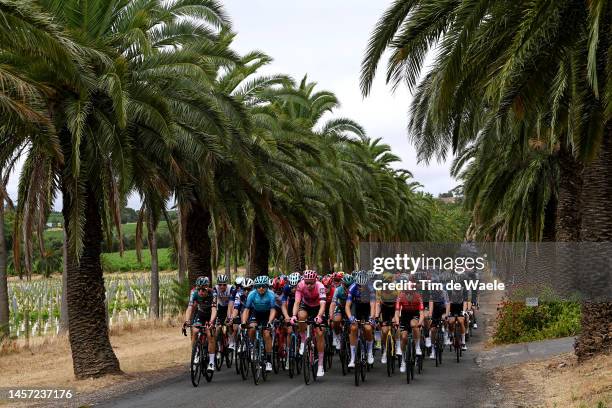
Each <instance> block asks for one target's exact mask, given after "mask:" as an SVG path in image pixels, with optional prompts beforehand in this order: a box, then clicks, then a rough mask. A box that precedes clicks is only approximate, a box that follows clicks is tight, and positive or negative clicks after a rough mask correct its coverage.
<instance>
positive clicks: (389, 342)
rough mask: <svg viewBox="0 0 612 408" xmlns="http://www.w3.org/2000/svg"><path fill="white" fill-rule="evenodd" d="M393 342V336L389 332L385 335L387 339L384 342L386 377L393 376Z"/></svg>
mask: <svg viewBox="0 0 612 408" xmlns="http://www.w3.org/2000/svg"><path fill="white" fill-rule="evenodd" d="M394 343H395V341H394V340H393V336H392V335H391V331H389V332H388V333H387V339H386V341H385V351H384V352H385V354H386V355H387V376H388V377H391V374H393V364H394V363H395V351H394V349H393V348H394V347H395V344H394Z"/></svg>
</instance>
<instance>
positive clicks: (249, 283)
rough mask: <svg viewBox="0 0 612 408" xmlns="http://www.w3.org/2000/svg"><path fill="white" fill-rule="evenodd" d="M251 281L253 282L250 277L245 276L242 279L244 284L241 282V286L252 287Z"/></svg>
mask: <svg viewBox="0 0 612 408" xmlns="http://www.w3.org/2000/svg"><path fill="white" fill-rule="evenodd" d="M253 283H254V282H253V279H251V278H246V279H245V280H244V284H243V286H244V287H245V288H252V287H253Z"/></svg>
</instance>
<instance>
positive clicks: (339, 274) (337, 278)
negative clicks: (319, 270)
mask: <svg viewBox="0 0 612 408" xmlns="http://www.w3.org/2000/svg"><path fill="white" fill-rule="evenodd" d="M343 278H344V272H336V273H334V280H335V281H341V280H342V279H343Z"/></svg>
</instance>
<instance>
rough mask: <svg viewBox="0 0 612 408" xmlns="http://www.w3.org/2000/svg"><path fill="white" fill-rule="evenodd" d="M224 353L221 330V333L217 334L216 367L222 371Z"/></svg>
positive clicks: (221, 331)
mask: <svg viewBox="0 0 612 408" xmlns="http://www.w3.org/2000/svg"><path fill="white" fill-rule="evenodd" d="M224 353H225V348H224V345H223V330H219V334H217V352H216V353H215V368H216V369H217V371H221V366H222V365H223V359H224V355H223V354H224Z"/></svg>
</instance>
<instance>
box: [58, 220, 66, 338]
mask: <svg viewBox="0 0 612 408" xmlns="http://www.w3.org/2000/svg"><path fill="white" fill-rule="evenodd" d="M62 238H63V240H64V242H63V245H62V255H63V256H62V304H61V305H60V332H61V333H65V332H66V331H67V330H68V300H67V296H66V292H68V289H67V287H68V239H67V237H66V227H64V229H63V230H62Z"/></svg>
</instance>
